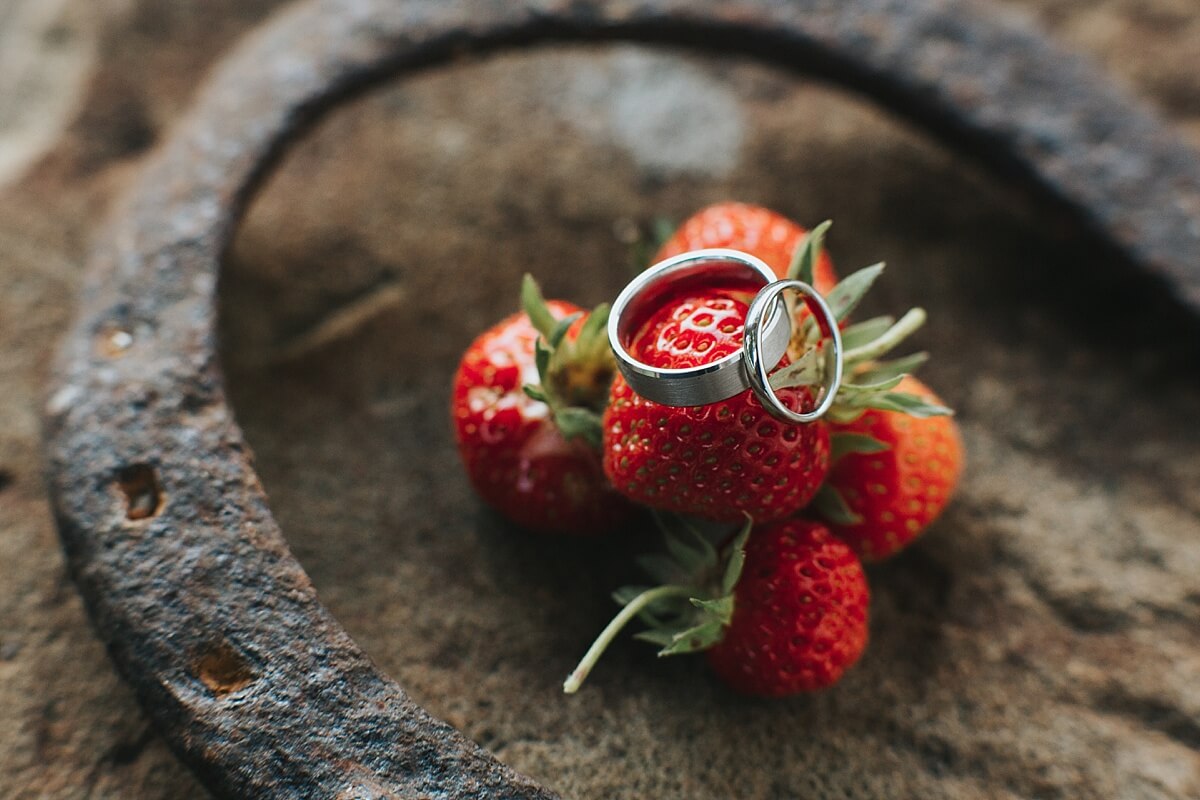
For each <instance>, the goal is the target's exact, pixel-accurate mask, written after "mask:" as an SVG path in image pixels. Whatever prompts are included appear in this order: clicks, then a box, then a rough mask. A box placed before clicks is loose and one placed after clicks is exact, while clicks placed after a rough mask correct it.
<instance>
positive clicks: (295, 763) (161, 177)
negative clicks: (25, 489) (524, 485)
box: [45, 0, 1200, 800]
mask: <svg viewBox="0 0 1200 800" xmlns="http://www.w3.org/2000/svg"><path fill="white" fill-rule="evenodd" d="M598 38H599V39H630V40H638V41H652V42H662V43H674V44H683V45H690V46H694V47H699V48H704V49H711V50H716V51H722V52H725V53H731V52H736V53H743V54H748V55H752V56H753V57H755V58H757V59H759V60H762V61H765V62H768V63H771V64H774V65H777V66H780V67H784V68H788V69H794V70H802V71H808V72H815V73H817V74H820V75H822V76H825V77H828V78H829V79H831V80H834V81H836V82H839V83H842V84H844V85H847V86H850V87H851V88H854V89H857V90H860V91H863V92H865V93H866V94H868V95H870V96H872V97H874V98H875V99H876V100H877V101H879V102H881V103H883V104H884V105H886V106H888V107H889V108H891V109H893V110H894V111H896V112H897V113H899V114H901V115H903V116H906V117H908V118H910V119H913V120H916V121H918V122H919V123H921V124H922V125H924V126H925V127H926V128H927V129H929V130H931V131H933V132H934V133H936V134H938V135H940V136H942V137H943V138H944V139H947V140H948V141H950V142H951V143H952V144H954V145H955V146H957V147H959V148H961V149H964V150H967V151H970V152H972V153H974V154H976V155H979V156H981V157H983V159H984V160H985V161H986V162H987V163H989V164H990V165H992V166H994V167H998V168H1000V169H1001V170H1002V171H1004V173H1005V174H1006V175H1007V176H1008V177H1012V176H1018V177H1019V178H1021V179H1023V180H1026V181H1029V182H1032V183H1033V184H1035V185H1036V186H1037V187H1039V188H1040V190H1041V191H1042V194H1043V196H1044V197H1046V198H1048V199H1049V200H1051V201H1052V202H1053V203H1055V204H1056V205H1057V206H1058V207H1060V208H1065V209H1068V210H1069V211H1070V212H1071V214H1072V215H1073V219H1074V220H1075V221H1076V222H1077V223H1079V224H1080V225H1081V226H1083V227H1084V228H1086V229H1087V230H1090V231H1091V232H1092V233H1094V234H1095V235H1096V236H1098V237H1099V239H1100V240H1101V241H1103V242H1107V243H1109V244H1111V245H1113V246H1115V247H1116V248H1117V249H1118V250H1119V251H1120V252H1123V253H1125V254H1126V255H1127V256H1128V257H1129V258H1130V259H1131V260H1132V261H1133V262H1135V263H1136V264H1138V265H1140V266H1141V267H1143V268H1144V269H1145V271H1146V272H1147V273H1150V274H1154V275H1156V276H1158V278H1159V279H1160V281H1162V282H1165V284H1166V285H1168V286H1169V287H1170V288H1171V289H1173V291H1174V292H1175V294H1176V295H1177V296H1178V298H1179V299H1180V301H1181V302H1182V303H1183V304H1184V305H1186V306H1187V307H1189V308H1190V309H1191V310H1193V311H1196V310H1200V269H1198V268H1197V265H1196V264H1195V263H1194V259H1195V254H1196V253H1197V252H1200V158H1197V156H1196V154H1195V153H1194V152H1192V151H1191V150H1189V149H1188V148H1187V147H1186V146H1185V145H1183V144H1182V143H1181V142H1180V141H1179V140H1178V138H1177V137H1175V136H1174V135H1173V134H1172V133H1171V132H1170V130H1168V129H1167V128H1165V127H1164V126H1163V125H1162V124H1161V123H1159V122H1158V121H1156V119H1155V118H1154V116H1153V115H1152V114H1150V113H1148V112H1147V111H1145V110H1144V109H1143V108H1141V107H1140V106H1138V105H1137V104H1134V103H1131V102H1130V101H1129V100H1128V99H1127V98H1125V97H1123V96H1121V95H1120V94H1119V93H1117V92H1115V91H1114V90H1112V89H1110V88H1109V87H1107V86H1106V85H1105V83H1104V82H1103V81H1102V80H1101V79H1100V78H1099V77H1098V76H1097V75H1096V74H1095V73H1094V72H1092V71H1091V70H1089V68H1088V67H1086V66H1085V65H1084V64H1083V63H1082V62H1080V61H1079V60H1077V59H1074V58H1071V57H1068V56H1065V55H1063V54H1061V53H1059V52H1058V51H1056V50H1055V49H1054V48H1053V47H1051V46H1050V45H1048V44H1046V43H1045V41H1044V40H1042V39H1041V38H1039V37H1038V36H1037V35H1036V34H1034V33H1032V32H1031V31H1029V30H1028V29H1027V28H1025V27H1023V26H1022V25H1021V24H1018V23H1015V22H1013V21H1011V20H1010V19H1008V18H1005V19H1003V20H999V19H996V18H992V17H989V16H988V15H987V14H986V13H985V12H984V10H982V9H981V8H979V7H977V6H975V5H973V4H972V3H971V2H968V1H965V0H687V2H684V1H683V0H663V1H662V2H649V1H648V0H647V2H638V3H629V2H612V3H604V2H594V1H589V0H529V1H528V2H524V3H517V2H504V3H496V2H483V1H482V0H481V1H479V2H474V1H472V0H446V2H441V3H426V4H421V5H411V6H410V5H407V4H403V3H397V2H395V0H308V1H307V2H303V3H301V4H299V5H296V6H293V7H291V8H289V9H288V10H287V11H286V12H284V13H283V14H281V15H279V16H278V17H277V18H275V19H274V20H273V21H272V22H271V23H270V24H268V25H267V26H265V27H264V28H262V29H260V30H259V31H257V32H256V33H254V34H253V35H252V36H250V37H249V38H248V39H247V40H245V41H244V42H243V43H242V44H241V45H240V46H239V47H238V48H237V49H236V50H235V51H234V52H233V53H232V54H231V55H230V56H229V57H227V58H226V59H225V61H224V62H223V63H222V64H221V65H220V66H219V68H218V69H217V70H216V72H215V74H214V75H213V76H212V77H211V79H210V81H209V83H208V84H207V85H206V87H205V89H204V91H203V92H202V93H201V94H200V96H199V98H198V100H197V102H196V104H195V106H194V108H193V109H192V111H191V113H190V114H188V115H187V117H186V118H185V119H184V120H183V121H182V124H181V125H180V126H179V128H178V129H177V130H176V132H175V134H174V135H173V136H172V137H171V138H170V139H169V140H168V141H167V142H166V143H165V144H164V146H163V147H162V148H161V150H160V151H159V152H158V153H157V154H156V155H155V156H154V157H153V158H152V159H151V161H150V163H148V164H147V166H146V168H145V169H144V171H143V172H142V174H141V176H140V178H139V180H137V182H136V183H135V185H134V186H133V187H132V189H131V191H130V193H129V194H128V195H127V196H126V198H125V201H124V202H123V204H122V205H121V206H120V207H119V208H118V209H117V213H116V215H115V219H114V221H113V222H112V224H111V225H110V226H109V228H108V229H107V234H106V237H105V238H104V239H103V240H102V241H101V242H99V243H98V244H97V246H96V247H95V249H94V251H93V252H92V254H91V257H90V261H89V264H88V269H87V278H86V284H85V290H84V294H83V302H82V309H81V312H80V316H79V317H78V320H77V322H76V323H75V324H74V327H73V328H72V330H71V331H70V332H69V334H68V336H67V337H66V340H65V342H64V345H63V348H62V351H61V356H60V358H59V361H58V364H57V372H56V376H55V378H54V381H53V385H52V387H51V393H50V397H49V400H48V402H47V407H46V410H45V418H46V455H47V463H48V481H49V488H50V492H51V495H52V502H53V506H54V511H55V514H56V516H57V521H58V525H59V529H60V532H61V536H62V541H63V545H64V548H65V550H66V553H67V558H68V564H69V568H70V571H71V573H72V575H73V577H74V579H75V581H76V583H77V584H78V586H79V588H80V591H81V592H82V594H83V596H84V599H85V601H86V604H87V607H88V609H89V612H90V614H91V616H92V619H93V621H94V623H95V626H96V628H97V630H98V632H99V634H100V636H101V637H102V638H103V639H104V641H105V642H106V643H107V645H108V648H109V652H110V653H111V655H112V658H113V660H114V662H115V663H116V665H117V668H118V669H119V670H120V672H121V673H122V674H123V675H124V677H125V679H126V680H128V681H129V683H130V684H132V686H133V687H134V689H135V690H136V693H137V696H138V698H139V700H140V701H141V703H142V705H143V706H144V707H145V709H146V711H147V713H148V714H149V715H150V717H151V718H152V719H153V721H154V723H155V724H156V726H157V729H158V730H159V732H160V733H161V734H162V735H163V736H164V737H165V739H166V740H167V742H168V743H169V744H170V745H171V747H172V748H173V749H174V750H175V752H176V753H177V754H178V755H179V756H180V757H181V758H182V759H184V760H185V761H186V762H187V763H188V764H190V765H191V766H192V767H193V768H194V769H195V771H196V772H197V773H198V775H199V776H200V778H201V779H202V780H203V781H204V782H205V784H206V785H207V786H208V787H209V788H210V789H212V790H213V791H214V792H215V793H216V794H218V795H220V796H225V797H239V798H265V797H273V798H279V797H318V796H320V797H337V798H343V799H344V800H345V799H348V798H367V797H372V798H374V797H409V798H410V797H422V796H429V797H439V798H468V797H472V798H476V797H485V796H486V797H525V798H550V797H553V796H554V795H553V794H552V793H551V792H550V791H548V790H546V789H543V788H540V787H538V786H537V785H535V784H534V783H533V782H532V781H529V780H528V779H526V778H523V777H521V776H519V775H517V774H516V773H514V772H513V771H512V770H510V769H508V768H507V767H504V766H502V765H500V764H499V763H498V762H496V761H495V759H493V758H492V757H491V756H490V755H488V754H487V753H485V752H484V751H483V750H481V749H480V748H478V747H476V746H475V745H473V744H471V743H470V742H468V741H467V740H466V739H465V738H464V737H462V736H461V735H460V734H458V733H457V732H455V731H454V730H452V729H451V728H450V727H449V726H447V725H445V724H444V723H441V722H438V721H436V720H434V719H433V718H431V717H430V716H429V715H428V714H427V713H426V712H425V711H423V710H422V709H421V708H419V707H418V706H417V705H415V704H414V703H413V702H412V701H411V700H410V699H409V698H408V697H407V696H406V695H405V693H404V692H403V691H402V690H401V689H400V687H399V686H397V685H396V684H395V683H394V682H392V681H391V680H390V679H388V678H387V677H385V676H384V675H382V674H381V673H380V672H379V671H378V670H377V669H376V668H375V666H374V665H373V664H372V663H371V661H370V660H369V659H368V657H367V656H366V655H365V654H364V653H363V652H362V651H361V650H360V649H359V648H358V647H357V646H356V645H355V644H354V643H353V642H352V641H351V640H350V638H349V636H348V635H347V634H346V633H345V632H344V631H343V629H342V628H341V627H340V626H339V625H338V624H337V622H336V621H335V620H334V619H333V618H332V617H331V616H330V614H329V613H328V612H327V611H326V609H325V608H324V607H323V606H322V605H321V604H320V602H319V601H318V599H317V595H316V593H315V591H314V590H313V587H312V585H311V583H310V581H309V579H308V576H307V575H306V574H305V573H304V571H303V570H302V569H301V567H300V565H299V564H298V563H297V562H296V561H295V559H294V558H293V557H292V555H291V554H290V552H289V551H288V548H287V545H286V543H285V541H284V537H283V535H282V533H281V532H280V530H279V527H278V525H277V524H276V522H275V520H274V519H273V518H272V516H271V513H270V510H269V508H268V507H267V501H266V498H265V496H264V494H263V491H262V487H261V486H260V484H259V482H258V479H257V477H256V475H255V473H254V470H253V469H252V467H251V457H250V453H249V450H248V448H247V447H246V444H245V442H244V439H243V435H242V432H241V431H240V430H239V428H238V426H237V425H236V423H235V422H234V420H233V418H232V416H231V414H230V411H229V408H228V406H227V404H226V401H225V394H224V390H223V387H222V382H221V378H220V374H219V370H218V365H217V362H216V350H215V337H214V333H213V327H214V326H213V323H214V316H215V312H214V309H213V300H214V287H215V283H216V275H217V270H218V265H219V263H220V258H221V254H222V251H223V248H224V247H225V246H226V243H227V242H228V241H229V238H230V235H231V231H232V230H233V228H234V226H235V225H236V223H237V220H238V218H239V215H240V212H241V209H242V207H243V206H244V204H245V201H246V198H247V197H248V195H249V193H250V192H252V191H253V189H254V188H255V187H256V186H257V185H258V184H259V183H260V179H261V177H262V175H263V174H264V173H265V172H266V171H267V170H268V169H269V167H270V165H271V164H272V163H274V160H275V158H276V157H277V156H278V154H279V153H280V152H281V149H282V146H283V144H284V143H285V142H286V141H287V140H288V139H289V138H292V137H294V136H295V135H296V134H297V132H298V131H300V130H302V129H303V128H304V126H305V124H306V123H307V122H308V121H310V120H312V119H313V118H314V117H315V116H316V115H318V114H319V113H320V112H322V111H324V110H325V109H327V108H328V107H330V106H331V105H332V104H334V103H335V102H337V101H338V100H339V99H340V98H342V97H344V96H346V95H347V94H348V93H350V92H353V91H355V90H358V89H361V88H364V87H366V86H369V85H370V84H371V83H372V82H375V81H378V80H381V79H383V78H385V77H388V76H392V75H397V74H403V73H405V72H411V71H413V70H415V69H417V68H420V67H425V66H430V65H435V64H438V63H444V62H446V61H447V60H449V59H451V58H453V57H454V56H456V55H458V54H460V53H462V52H464V51H473V52H483V51H492V50H496V49H500V48H506V47H516V46H520V45H525V44H531V43H535V42H542V41H547V40H560V41H562V40H582V39H598ZM1034 78H1036V79H1034Z"/></svg>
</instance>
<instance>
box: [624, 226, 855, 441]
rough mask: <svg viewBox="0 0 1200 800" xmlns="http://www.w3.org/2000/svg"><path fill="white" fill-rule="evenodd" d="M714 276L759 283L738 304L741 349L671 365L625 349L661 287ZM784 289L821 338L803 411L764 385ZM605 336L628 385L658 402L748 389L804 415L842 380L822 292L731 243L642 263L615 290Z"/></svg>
mask: <svg viewBox="0 0 1200 800" xmlns="http://www.w3.org/2000/svg"><path fill="white" fill-rule="evenodd" d="M714 283H716V284H722V285H723V284H729V283H744V284H746V285H750V286H757V287H759V289H758V294H757V295H756V296H755V298H754V301H753V302H752V303H751V304H750V308H749V310H748V311H747V312H746V322H745V328H744V334H743V338H742V347H741V349H739V350H737V351H735V352H733V353H729V354H728V355H726V356H724V357H723V358H720V359H717V360H716V361H713V362H711V363H708V364H702V365H700V366H697V367H686V368H679V369H663V368H659V367H652V366H650V365H649V364H646V363H644V362H642V361H640V360H638V359H637V358H635V357H634V356H633V354H632V353H630V350H629V348H630V345H631V343H632V340H633V337H634V335H635V334H636V333H637V331H638V329H639V328H640V327H641V325H642V324H643V323H644V322H645V321H646V319H647V318H648V317H649V316H650V314H652V313H653V312H654V311H655V310H656V309H658V308H659V307H661V304H662V302H663V301H664V299H665V298H666V297H667V296H668V295H669V294H675V293H676V292H679V291H681V290H686V289H687V287H689V286H695V287H696V288H698V289H699V288H702V287H703V286H705V285H708V286H711V285H714ZM789 290H792V291H796V292H798V293H799V294H801V295H802V296H803V297H804V298H805V300H806V302H807V304H808V307H809V309H810V310H811V311H812V312H814V313H815V314H816V315H817V318H818V324H819V325H820V327H821V330H822V333H823V334H824V335H825V337H826V340H827V341H826V343H825V348H826V351H825V365H824V375H823V378H824V383H823V385H822V387H821V389H820V392H819V394H818V395H817V401H816V406H815V407H814V408H813V409H812V410H810V411H798V410H794V409H792V408H789V407H788V406H787V405H785V404H784V403H783V402H782V401H781V400H780V399H779V396H778V395H777V394H776V393H775V390H774V389H773V388H772V387H771V382H770V377H769V376H770V372H771V370H772V369H774V368H775V367H776V366H777V365H778V364H779V362H780V360H781V359H782V358H783V356H784V354H785V353H786V352H787V350H788V344H789V343H790V341H791V338H792V318H791V315H790V314H789V313H788V309H787V306H786V304H785V303H784V301H783V293H784V292H786V291H789ZM608 339H609V342H611V344H612V349H613V352H614V353H615V354H616V357H617V366H618V367H619V368H620V370H621V374H622V375H624V376H625V380H626V382H628V383H629V386H630V388H632V389H633V390H634V391H635V392H637V393H638V394H639V395H641V396H642V397H644V398H646V399H647V400H652V401H654V402H656V403H661V404H662V405H665V406H702V405H708V404H710V403H719V402H720V401H722V400H726V399H728V398H730V397H733V396H734V395H736V394H739V393H741V392H743V391H745V390H746V389H752V390H753V391H754V394H755V395H756V396H757V397H758V400H759V402H761V403H762V405H763V407H764V408H765V409H766V410H767V411H768V412H770V413H771V415H772V416H774V417H776V418H778V419H780V420H783V421H785V422H792V423H807V422H813V421H815V420H818V419H820V418H821V417H822V416H824V414H825V412H827V411H828V410H829V408H830V407H831V406H832V405H833V401H834V397H835V396H836V395H837V391H838V388H839V387H840V386H841V382H842V337H841V334H840V333H839V330H838V323H837V319H836V317H835V316H834V314H833V311H832V310H831V309H830V308H829V305H828V303H826V302H825V299H824V298H823V297H821V295H820V294H819V293H818V292H817V291H816V290H815V289H813V287H811V286H809V285H808V284H807V283H804V282H802V281H798V280H777V279H776V276H775V273H774V272H773V271H772V270H771V268H770V267H768V266H767V265H766V264H765V263H764V262H763V261H762V260H761V259H759V258H756V257H754V256H752V255H750V254H749V253H743V252H741V251H738V250H725V249H711V250H695V251H692V252H690V253H683V254H681V255H678V256H675V257H673V258H668V259H666V260H665V261H660V262H659V263H657V264H655V265H654V266H652V267H650V268H649V269H648V270H646V271H645V272H643V273H642V274H641V275H639V276H638V277H636V278H634V279H633V281H631V282H630V283H629V285H628V286H626V287H625V289H624V291H622V292H621V294H620V296H618V297H617V300H616V302H615V303H614V304H613V307H612V312H611V315H610V316H609V320H608Z"/></svg>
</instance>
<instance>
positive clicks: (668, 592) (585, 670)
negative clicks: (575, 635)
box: [563, 584, 695, 694]
mask: <svg viewBox="0 0 1200 800" xmlns="http://www.w3.org/2000/svg"><path fill="white" fill-rule="evenodd" d="M693 594H695V590H694V589H691V588H689V587H687V586H677V585H674V584H669V585H667V586H656V587H655V588H653V589H647V590H646V591H644V592H642V593H641V594H639V595H638V596H637V597H635V598H633V599H632V600H630V601H629V602H628V603H626V605H625V607H624V608H622V609H621V611H620V613H618V614H617V615H616V616H615V617H613V618H612V621H611V622H609V623H608V625H607V626H605V628H604V630H602V631H600V635H599V636H597V637H596V641H594V642H592V646H591V647H589V648H588V651H587V652H586V653H584V655H583V658H582V659H581V660H580V662H579V664H578V666H576V667H575V669H574V670H572V671H571V674H570V675H568V676H567V679H566V680H565V681H564V682H563V691H564V692H566V693H567V694H575V692H577V691H579V687H580V686H582V685H583V682H584V681H585V680H587V676H588V675H589V674H590V673H591V671H592V667H594V666H596V662H597V661H599V660H600V656H601V655H603V654H604V651H605V650H606V649H607V648H608V646H609V644H611V643H612V640H613V639H614V638H616V636H617V634H618V633H620V632H621V629H622V628H624V627H625V626H626V625H628V624H629V622H630V620H632V619H633V618H634V617H636V616H637V615H638V614H640V613H641V612H642V611H644V610H645V609H646V608H648V607H649V606H651V605H653V604H654V603H656V602H658V601H659V600H662V599H664V598H667V597H691V596H692V595H693Z"/></svg>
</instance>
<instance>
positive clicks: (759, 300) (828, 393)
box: [742, 280, 842, 424]
mask: <svg viewBox="0 0 1200 800" xmlns="http://www.w3.org/2000/svg"><path fill="white" fill-rule="evenodd" d="M788 289H794V290H795V291H797V292H799V293H800V294H802V295H804V296H805V297H807V298H808V301H809V302H808V308H809V310H810V311H815V312H816V313H817V314H818V315H820V317H821V320H820V323H819V324H820V327H821V329H822V333H824V334H825V336H826V337H828V338H827V341H828V348H829V349H828V352H827V353H826V354H825V359H824V362H825V365H824V370H825V374H824V376H823V378H824V385H823V386H822V387H821V391H820V394H819V395H817V406H816V408H814V409H813V410H812V411H805V412H800V411H793V410H792V409H790V408H788V407H787V406H786V405H784V404H783V403H782V402H781V401H780V399H779V395H777V394H775V390H774V389H773V388H771V380H770V372H771V369H772V368H774V366H775V365H776V364H778V363H779V359H777V358H771V356H770V354H769V353H767V349H766V348H767V342H768V336H769V333H768V332H767V330H766V328H765V326H764V323H763V319H764V318H765V317H766V314H767V313H768V311H769V310H771V309H773V308H774V307H775V305H776V304H778V303H779V298H780V297H781V296H782V295H783V293H784V292H786V291H787V290H788ZM772 313H773V312H772ZM742 350H743V351H744V353H745V356H746V358H745V362H746V364H747V365H748V368H749V370H750V387H751V388H752V389H754V394H756V395H757V396H758V400H759V402H760V403H762V404H763V408H765V409H767V411H769V412H770V413H771V416H773V417H775V418H776V419H781V420H783V421H785V422H795V423H800V424H803V423H807V422H816V421H817V420H819V419H820V418H821V417H823V416H825V412H827V411H829V409H830V408H832V407H833V401H834V400H835V399H836V398H837V393H838V389H840V388H841V386H842V333H841V331H840V330H839V329H838V321H837V317H836V316H835V315H834V313H833V310H832V309H831V308H830V307H829V304H828V303H826V302H825V298H823V297H821V294H820V293H819V292H818V291H817V290H816V289H814V288H813V287H811V286H809V285H808V284H807V283H805V282H804V281H796V280H784V281H775V282H774V283H772V284H770V285H769V286H765V287H763V290H762V291H761V292H759V293H758V296H757V297H755V298H754V302H753V303H751V304H750V309H749V310H748V311H747V312H746V327H745V333H744V334H743V336H742ZM764 353H766V355H762V354H764Z"/></svg>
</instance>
